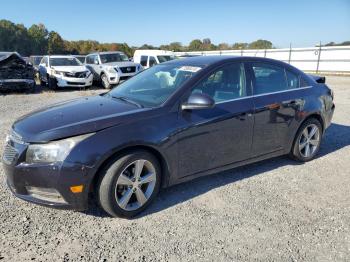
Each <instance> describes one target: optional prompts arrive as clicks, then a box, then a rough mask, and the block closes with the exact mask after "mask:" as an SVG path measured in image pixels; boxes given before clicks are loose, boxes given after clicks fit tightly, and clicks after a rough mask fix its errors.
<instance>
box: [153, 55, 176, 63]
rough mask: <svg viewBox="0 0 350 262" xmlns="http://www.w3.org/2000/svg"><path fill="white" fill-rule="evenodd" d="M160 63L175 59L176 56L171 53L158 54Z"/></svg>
mask: <svg viewBox="0 0 350 262" xmlns="http://www.w3.org/2000/svg"><path fill="white" fill-rule="evenodd" d="M157 58H158V61H159V63H164V62H167V61H170V60H174V59H175V56H171V55H158V56H157Z"/></svg>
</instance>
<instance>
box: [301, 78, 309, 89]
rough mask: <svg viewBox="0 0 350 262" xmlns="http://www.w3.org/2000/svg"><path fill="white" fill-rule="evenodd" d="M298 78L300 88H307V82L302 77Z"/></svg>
mask: <svg viewBox="0 0 350 262" xmlns="http://www.w3.org/2000/svg"><path fill="white" fill-rule="evenodd" d="M299 78H300V80H299V82H300V87H307V86H309V84H308V82H306V80H305V79H304V78H303V77H302V76H300V77H299Z"/></svg>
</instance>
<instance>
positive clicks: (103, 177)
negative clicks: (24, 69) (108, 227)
mask: <svg viewBox="0 0 350 262" xmlns="http://www.w3.org/2000/svg"><path fill="white" fill-rule="evenodd" d="M333 111H334V103H333V93H332V91H331V89H329V88H328V87H327V85H326V84H325V79H324V78H322V77H311V76H309V75H306V74H304V73H303V72H301V71H300V70H298V69H296V68H294V67H292V66H290V65H288V64H285V63H283V62H279V61H275V60H271V59H265V58H257V57H229V56H206V57H193V58H188V59H183V60H173V61H171V62H166V63H163V64H160V65H157V66H154V67H152V68H150V69H148V70H145V71H144V72H142V73H140V74H138V75H136V76H135V77H133V78H131V79H129V80H127V81H126V82H124V83H122V84H121V85H119V86H118V87H116V88H114V89H113V90H111V91H110V92H108V93H105V94H102V95H98V96H93V97H87V98H79V99H76V100H73V101H68V102H65V103H61V104H56V105H53V106H51V107H48V108H46V109H42V110H40V111H37V112H33V113H31V114H29V115H27V116H25V117H23V118H21V119H19V120H17V121H16V122H15V123H14V124H13V126H12V130H11V132H10V134H9V135H8V137H7V142H6V146H5V150H4V154H3V158H2V159H3V163H4V168H5V172H6V174H7V182H8V185H9V188H10V189H11V190H12V192H13V193H14V194H15V195H16V196H17V197H19V198H22V199H24V200H27V201H31V202H34V203H37V204H41V205H45V206H51V207H56V208H65V209H75V210H83V209H86V208H87V203H88V201H87V199H88V194H89V193H90V192H93V193H94V195H95V197H96V200H97V201H98V203H99V204H100V205H101V207H102V208H103V209H104V210H105V211H106V212H107V213H109V214H110V215H112V216H124V217H132V216H134V215H136V214H137V213H139V212H140V211H142V210H143V209H145V208H146V207H147V206H148V205H149V204H150V203H151V201H152V200H153V199H154V198H155V196H156V195H157V193H158V191H159V189H160V187H168V186H171V185H174V184H177V183H181V182H184V181H188V180H190V179H193V178H196V177H199V176H203V175H208V174H212V173H216V172H220V171H222V170H227V169H231V168H234V167H237V166H242V165H245V164H248V163H252V162H256V161H260V160H264V159H267V158H272V157H276V156H280V155H286V154H289V155H290V156H291V157H292V158H294V159H296V160H298V161H309V160H311V159H313V158H314V157H315V156H316V154H317V152H318V150H319V148H320V144H321V140H322V136H323V134H324V132H325V130H326V129H327V127H328V126H329V125H330V123H331V119H332V115H333Z"/></svg>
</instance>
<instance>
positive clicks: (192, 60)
mask: <svg viewBox="0 0 350 262" xmlns="http://www.w3.org/2000/svg"><path fill="white" fill-rule="evenodd" d="M235 60H237V61H242V62H244V61H259V62H269V63H274V64H279V65H284V66H287V67H292V66H290V65H289V64H287V63H284V62H282V61H279V60H275V59H271V58H265V57H256V56H253V57H251V56H226V55H222V56H220V55H212V56H210V55H209V56H195V57H188V58H183V59H175V60H171V61H168V62H165V63H162V64H173V65H179V66H181V65H193V66H195V65H197V66H209V65H212V64H217V63H222V62H229V61H235ZM293 68H294V67H293Z"/></svg>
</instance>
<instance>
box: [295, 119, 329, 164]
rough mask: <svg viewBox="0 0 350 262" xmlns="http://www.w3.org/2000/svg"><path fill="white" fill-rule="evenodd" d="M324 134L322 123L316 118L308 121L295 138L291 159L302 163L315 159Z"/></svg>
mask: <svg viewBox="0 0 350 262" xmlns="http://www.w3.org/2000/svg"><path fill="white" fill-rule="evenodd" d="M322 133H323V130H322V125H321V123H320V121H318V120H317V119H316V118H310V119H307V120H306V121H305V122H304V123H303V124H302V125H301V126H300V128H299V130H298V132H297V134H296V136H295V138H294V142H293V146H292V150H291V152H290V154H289V155H290V157H291V158H293V159H294V160H297V161H301V162H307V161H310V160H312V159H314V158H315V156H316V155H317V153H318V151H319V150H320V145H321V140H322Z"/></svg>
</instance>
